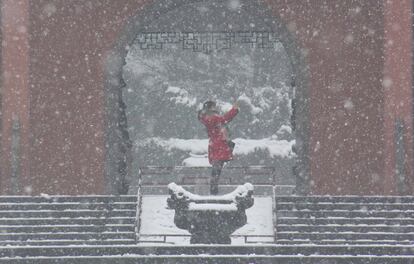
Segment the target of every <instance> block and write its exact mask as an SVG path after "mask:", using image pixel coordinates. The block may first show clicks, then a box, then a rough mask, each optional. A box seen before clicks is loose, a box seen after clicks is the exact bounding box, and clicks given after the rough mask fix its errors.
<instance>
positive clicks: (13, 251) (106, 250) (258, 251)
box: [0, 244, 414, 259]
mask: <svg viewBox="0 0 414 264" xmlns="http://www.w3.org/2000/svg"><path fill="white" fill-rule="evenodd" d="M126 255H128V256H174V255H182V256H187V257H191V256H199V255H202V256H210V257H215V256H220V255H228V256H232V257H233V258H234V257H235V256H283V255H296V256H312V255H313V256H335V255H336V256H338V257H344V256H358V255H359V256H367V255H370V256H373V257H375V256H385V255H388V256H396V257H397V256H412V257H414V248H413V246H412V245H395V246H393V245H348V246H344V245H282V244H278V245H264V244H262V245H249V246H246V245H244V246H234V245H191V246H169V245H165V246H142V245H114V246H111V245H106V246H104V245H99V246H97V245H71V246H25V247H18V246H7V247H0V258H1V259H5V258H7V257H20V258H22V257H24V258H27V257H34V256H50V257H52V256H55V257H65V256H67V257H69V256H71V257H73V256H83V257H86V256H90V257H94V256H100V257H101V258H103V259H104V258H106V257H109V256H126Z"/></svg>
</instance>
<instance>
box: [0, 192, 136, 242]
mask: <svg viewBox="0 0 414 264" xmlns="http://www.w3.org/2000/svg"><path fill="white" fill-rule="evenodd" d="M136 201H137V196H46V195H44V196H39V197H18V196H14V197H13V196H9V197H4V196H3V197H1V196H0V246H11V245H33V246H34V245H76V244H81V245H93V244H98V245H106V244H107V245H115V244H133V243H135V241H136V233H135V225H136V221H135V219H136V211H137V202H136Z"/></svg>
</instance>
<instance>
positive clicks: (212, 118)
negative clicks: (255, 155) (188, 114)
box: [199, 107, 239, 164]
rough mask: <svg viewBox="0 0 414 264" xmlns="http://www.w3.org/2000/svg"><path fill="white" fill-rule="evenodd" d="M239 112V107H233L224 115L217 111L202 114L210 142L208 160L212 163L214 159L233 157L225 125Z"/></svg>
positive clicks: (201, 117) (222, 159) (223, 159)
mask: <svg viewBox="0 0 414 264" xmlns="http://www.w3.org/2000/svg"><path fill="white" fill-rule="evenodd" d="M238 112H239V110H238V109H237V108H234V107H233V108H232V109H231V110H230V111H228V112H227V113H225V114H224V115H222V116H221V115H219V114H217V113H211V114H201V115H200V116H199V119H200V121H201V123H203V124H204V125H205V126H206V128H207V133H208V138H209V144H208V160H209V162H210V164H213V163H214V161H219V160H220V161H227V160H231V159H232V158H233V154H232V150H231V149H230V147H229V145H228V144H227V141H228V140H230V139H229V137H228V132H227V128H226V127H225V126H224V125H225V124H226V123H228V122H230V121H231V120H232V119H233V118H234V117H235V116H236V115H237V113H238Z"/></svg>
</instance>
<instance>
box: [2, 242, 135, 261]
mask: <svg viewBox="0 0 414 264" xmlns="http://www.w3.org/2000/svg"><path fill="white" fill-rule="evenodd" d="M136 243H137V242H136V240H135V238H134V239H126V238H122V239H104V240H103V239H95V240H81V239H59V240H53V239H49V240H44V239H41V240H35V239H32V240H28V241H21V240H4V241H1V243H0V247H1V246H6V247H13V246H15V247H21V248H27V247H30V246H36V247H51V246H53V247H56V246H60V247H66V246H73V245H80V246H82V247H85V246H86V245H99V246H102V245H109V246H114V245H128V244H136ZM0 254H1V252H0ZM0 263H1V262H0Z"/></svg>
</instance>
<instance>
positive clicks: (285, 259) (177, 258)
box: [1, 254, 412, 264]
mask: <svg viewBox="0 0 414 264" xmlns="http://www.w3.org/2000/svg"><path fill="white" fill-rule="evenodd" d="M411 259H412V256H377V257H375V256H371V255H363V256H346V257H345V256H335V255H333V256H319V255H316V256H298V255H295V254H293V255H279V256H278V255H276V256H270V255H269V256H247V255H236V256H235V255H218V256H203V255H201V256H185V255H181V254H179V255H174V256H172V255H157V256H154V255H149V256H134V255H127V256H108V257H99V256H93V257H31V258H25V259H18V258H17V259H14V258H13V259H5V260H1V261H2V262H1V263H4V264H56V263H60V264H73V263H76V264H113V263H122V264H138V263H139V264H144V263H168V264H194V263H199V264H207V263H278V264H303V263H307V264H320V263H335V264H349V263H353V264H368V263H375V264H402V263H411V262H410V261H411Z"/></svg>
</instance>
